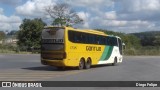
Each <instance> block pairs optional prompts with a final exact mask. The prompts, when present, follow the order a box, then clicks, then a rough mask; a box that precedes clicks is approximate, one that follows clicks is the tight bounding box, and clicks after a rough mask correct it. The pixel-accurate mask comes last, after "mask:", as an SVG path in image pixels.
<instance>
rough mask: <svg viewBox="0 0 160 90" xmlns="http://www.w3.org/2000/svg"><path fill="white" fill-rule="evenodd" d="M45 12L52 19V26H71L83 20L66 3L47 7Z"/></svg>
mask: <svg viewBox="0 0 160 90" xmlns="http://www.w3.org/2000/svg"><path fill="white" fill-rule="evenodd" d="M45 11H46V12H47V14H48V15H49V16H50V17H51V18H52V19H53V23H52V25H55V26H72V25H74V24H79V23H82V22H83V19H81V18H80V17H79V16H78V15H77V13H76V12H75V11H74V10H72V9H71V8H70V6H69V5H68V4H66V3H60V4H57V5H55V6H48V7H46V8H45Z"/></svg>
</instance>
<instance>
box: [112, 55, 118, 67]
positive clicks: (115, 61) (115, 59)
mask: <svg viewBox="0 0 160 90" xmlns="http://www.w3.org/2000/svg"><path fill="white" fill-rule="evenodd" d="M116 64H117V57H115V58H114V62H113V63H112V66H115V65H116Z"/></svg>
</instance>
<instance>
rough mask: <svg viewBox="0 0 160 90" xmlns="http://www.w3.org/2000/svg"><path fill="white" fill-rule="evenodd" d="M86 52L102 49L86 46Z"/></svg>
mask: <svg viewBox="0 0 160 90" xmlns="http://www.w3.org/2000/svg"><path fill="white" fill-rule="evenodd" d="M86 51H101V47H95V46H86Z"/></svg>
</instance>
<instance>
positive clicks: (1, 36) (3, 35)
mask: <svg viewBox="0 0 160 90" xmlns="http://www.w3.org/2000/svg"><path fill="white" fill-rule="evenodd" d="M5 36H6V35H5V33H4V32H3V31H0V40H2V39H4V38H5Z"/></svg>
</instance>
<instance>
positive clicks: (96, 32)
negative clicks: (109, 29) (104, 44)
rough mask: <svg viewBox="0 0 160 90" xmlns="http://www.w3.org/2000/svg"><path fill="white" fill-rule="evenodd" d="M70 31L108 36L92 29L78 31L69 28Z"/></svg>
mask: <svg viewBox="0 0 160 90" xmlns="http://www.w3.org/2000/svg"><path fill="white" fill-rule="evenodd" d="M67 29H68V30H72V31H78V32H84V33H92V34H99V35H105V36H106V35H107V34H105V33H104V32H102V31H97V30H90V29H76V28H72V27H67Z"/></svg>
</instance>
